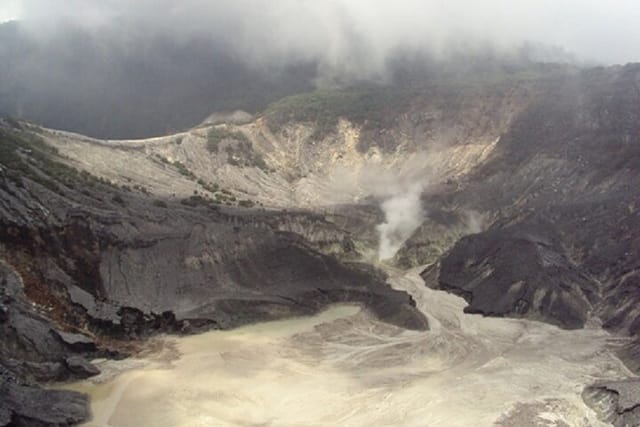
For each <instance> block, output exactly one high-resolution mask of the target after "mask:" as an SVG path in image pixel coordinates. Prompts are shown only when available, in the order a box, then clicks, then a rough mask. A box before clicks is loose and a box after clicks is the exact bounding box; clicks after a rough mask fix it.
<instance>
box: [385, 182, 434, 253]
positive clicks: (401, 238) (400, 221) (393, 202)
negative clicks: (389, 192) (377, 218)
mask: <svg viewBox="0 0 640 427" xmlns="http://www.w3.org/2000/svg"><path fill="white" fill-rule="evenodd" d="M421 193H422V185H420V184H412V185H410V186H409V187H407V188H406V190H405V191H401V192H399V193H396V194H394V195H393V196H391V197H390V198H389V199H387V200H385V201H384V202H383V203H382V205H381V208H382V210H383V212H384V215H385V222H383V223H382V224H380V225H378V226H377V230H378V233H379V234H380V246H379V247H378V258H379V259H380V260H381V261H383V260H387V259H390V258H392V257H393V256H394V255H395V254H396V252H397V251H398V249H400V247H401V246H402V244H403V243H404V242H405V240H407V239H408V238H409V237H410V236H411V234H412V233H413V232H414V231H415V230H416V228H418V227H419V226H420V224H421V223H422V220H423V218H424V211H423V209H422V203H421V201H420V195H421Z"/></svg>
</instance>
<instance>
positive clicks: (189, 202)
mask: <svg viewBox="0 0 640 427" xmlns="http://www.w3.org/2000/svg"><path fill="white" fill-rule="evenodd" d="M180 203H181V204H183V205H185V206H190V207H198V206H204V207H207V208H209V209H213V210H217V209H218V207H217V206H216V203H215V201H214V200H211V199H208V198H206V197H202V196H197V195H196V196H190V197H187V198H186V199H182V200H180Z"/></svg>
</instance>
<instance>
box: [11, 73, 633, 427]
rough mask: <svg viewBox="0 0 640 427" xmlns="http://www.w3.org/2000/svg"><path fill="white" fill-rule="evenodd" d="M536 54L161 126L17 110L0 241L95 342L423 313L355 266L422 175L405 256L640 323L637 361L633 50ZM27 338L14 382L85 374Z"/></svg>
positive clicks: (454, 287) (485, 300)
mask: <svg viewBox="0 0 640 427" xmlns="http://www.w3.org/2000/svg"><path fill="white" fill-rule="evenodd" d="M539 71H540V70H538V72H537V73H535V74H524V75H522V74H518V75H514V76H511V77H509V78H504V79H499V80H498V81H486V80H478V81H465V82H459V81H458V82H452V81H442V82H437V83H436V82H432V83H429V84H420V85H416V86H411V87H409V88H407V87H402V88H359V89H349V90H343V91H320V92H314V93H309V94H302V95H296V96H294V97H290V98H285V99H283V100H281V101H279V102H277V103H274V104H272V105H271V106H270V107H268V108H267V109H266V110H265V111H264V113H262V114H260V115H257V116H255V117H250V116H247V115H242V114H236V115H235V116H233V117H224V116H217V117H214V118H212V120H210V121H208V122H205V123H203V124H202V125H201V126H199V127H196V128H194V129H191V130H189V131H187V132H184V133H180V134H176V135H170V136H166V137H161V138H154V139H149V140H137V141H136V140H123V141H109V140H96V139H92V138H87V137H83V136H81V135H77V134H71V133H66V132H62V131H53V130H48V129H42V128H38V127H35V126H32V125H28V124H25V123H14V122H10V121H5V122H3V130H2V132H3V138H4V139H3V141H4V142H3V152H2V155H3V157H2V185H0V193H1V195H2V197H1V198H0V218H1V219H2V222H3V224H2V225H3V226H2V229H1V230H2V231H1V233H2V234H1V235H0V243H1V246H0V248H1V251H0V256H1V257H2V258H3V259H4V260H5V264H6V265H7V268H8V269H10V270H11V271H14V273H12V274H13V275H14V276H16V277H19V278H21V281H22V282H23V283H24V286H23V287H24V295H25V296H24V297H23V298H22V300H24V301H26V302H31V303H32V304H33V306H32V308H29V313H40V314H39V315H40V316H43V317H42V319H43V320H42V322H44V323H42V324H39V325H40V326H38V327H37V328H36V329H37V330H38V331H42V330H45V329H46V330H47V331H48V330H51V329H53V330H58V331H67V332H73V333H82V334H84V335H85V336H86V337H90V339H89V338H86V339H87V340H89V341H90V342H92V343H93V344H92V345H93V346H95V348H92V349H91V350H90V351H89V355H91V354H92V353H91V352H93V353H94V354H112V355H113V354H114V353H110V352H112V351H114V350H120V351H122V350H123V348H124V349H125V350H126V349H127V347H123V345H122V342H123V341H126V340H132V339H136V338H144V337H145V336H148V335H149V334H152V333H154V332H158V331H170V332H191V331H198V330H202V329H205V328H227V327H233V326H236V325H240V324H243V323H247V322H253V321H257V320H262V319H271V318H278V317H283V316H290V315H297V314H307V313H312V312H314V311H316V310H318V309H319V308H320V307H321V306H323V305H326V304H328V303H331V302H338V301H356V302H361V303H363V304H365V305H366V306H367V307H368V308H369V309H370V310H371V311H373V312H374V313H375V314H377V315H378V316H379V317H380V318H382V319H384V320H386V321H388V322H391V323H394V324H397V325H401V326H404V327H409V328H413V329H422V328H426V327H427V323H426V320H425V319H424V318H423V317H422V316H421V315H420V313H419V312H417V311H416V310H415V307H414V303H413V301H412V300H411V298H410V297H408V296H407V295H406V294H404V293H401V292H397V291H392V290H391V289H390V288H389V287H388V286H387V285H386V284H385V278H384V276H383V275H382V274H381V273H380V272H378V271H377V270H375V269H374V268H372V267H369V266H367V264H364V263H363V262H367V263H371V262H373V261H376V260H377V250H378V244H379V240H380V238H379V235H378V230H377V229H376V225H378V224H380V223H382V222H383V221H392V220H394V218H391V219H390V217H389V215H390V212H389V210H388V207H389V206H388V205H387V204H386V203H385V202H387V201H389V200H392V201H394V200H395V199H394V197H396V196H398V195H403V194H405V193H411V192H416V191H417V192H418V194H421V195H422V196H421V199H420V198H417V200H418V202H417V203H418V204H419V205H420V204H421V206H417V207H416V206H405V205H403V204H402V203H405V202H407V201H409V202H410V201H411V200H412V199H411V198H406V199H404V198H400V199H399V200H398V202H402V203H400V204H399V205H398V206H399V208H398V209H397V212H395V214H398V213H400V214H402V213H403V212H404V213H406V212H409V211H412V209H413V210H415V212H417V213H418V214H417V217H418V218H417V224H416V226H415V227H409V228H408V230H409V235H410V236H409V238H408V239H407V240H406V242H404V245H403V246H402V248H401V249H400V250H399V251H398V253H397V254H396V255H395V257H394V258H393V260H392V262H393V263H395V264H396V265H397V266H400V267H404V268H407V267H412V266H417V265H425V264H428V265H429V267H428V268H427V269H426V270H425V271H424V273H423V274H422V276H423V278H424V280H425V282H426V284H427V286H430V287H433V288H438V289H445V290H447V291H450V292H454V293H456V294H458V295H461V296H462V297H464V298H465V299H466V300H467V301H468V302H469V305H468V307H467V309H466V310H467V311H469V312H474V313H482V314H486V315H493V316H516V317H527V318H531V319H536V320H542V321H546V322H550V323H553V324H555V325H558V326H560V327H563V328H569V329H573V328H580V327H582V326H584V325H585V324H586V323H593V324H599V323H601V324H602V325H603V326H604V327H605V328H607V329H609V330H611V331H612V332H615V333H618V334H621V335H624V336H629V337H631V338H632V339H630V340H629V344H628V345H626V346H625V347H624V348H621V350H620V355H621V356H622V358H623V359H624V361H625V362H626V363H627V365H628V366H629V368H631V369H636V370H637V369H638V366H639V365H640V362H638V361H639V360H640V351H639V350H638V348H640V344H638V343H640V311H639V310H638V307H640V292H638V277H640V276H639V275H638V274H639V272H640V265H638V262H639V260H640V199H639V198H638V193H637V191H636V190H635V189H636V188H640V144H639V141H638V136H639V135H640V127H639V126H640V117H639V115H640V109H639V108H638V106H640V67H638V66H634V65H629V66H626V67H613V68H606V69H605V68H601V69H592V70H574V69H568V68H564V67H548V69H546V70H544V72H542V73H540V72H539ZM239 118H240V119H239ZM40 138H41V139H40ZM7 147H9V149H7ZM392 206H395V205H393V203H392ZM407 220H408V219H407V218H406V217H404V216H402V215H400V217H399V220H398V221H399V222H400V223H402V222H403V221H405V222H406V221H407ZM411 220H415V218H411ZM394 231H397V230H392V232H394ZM404 231H406V230H404ZM404 231H403V232H404ZM401 237H406V236H401ZM7 271H9V270H7ZM14 300H15V298H14V299H11V298H9V299H7V301H8V302H5V303H3V304H5V307H8V308H4V309H3V310H4V311H3V313H5V314H6V313H9V316H7V315H3V317H2V318H3V319H5V320H4V321H3V323H2V324H7V320H6V319H9V318H11V316H12V315H11V313H12V311H11V310H17V309H14V308H12V307H13V306H14V305H15V304H17V303H16V302H15V301H14ZM16 301H17V300H16ZM25 307H27V308H28V305H25ZM34 315H35V314H34ZM30 316H31V314H30ZM47 322H49V323H47ZM51 325H54V326H51ZM39 333H40V332H39ZM19 335H20V334H18V335H16V337H17V338H12V340H13V341H19ZM56 336H58V337H64V336H66V335H60V334H57V335H56ZM75 338H76V339H79V338H78V337H77V336H75ZM633 339H635V340H636V341H635V342H634V341H633ZM15 351H16V350H11V351H7V352H6V353H3V355H2V357H3V359H2V365H3V366H5V368H6V370H7V372H11V373H13V375H14V377H16V378H20V379H23V380H22V381H23V382H19V381H17V380H12V381H11V382H10V384H18V385H20V386H27V385H29V384H32V383H33V381H42V380H50V379H54V377H56V375H60V376H61V377H68V376H70V375H77V374H76V373H74V372H73V369H71V367H70V365H69V363H68V362H67V361H66V360H67V359H68V358H69V357H70V353H66V352H65V353H57V354H55V355H52V356H51V358H45V359H42V360H41V359H37V360H30V359H27V360H28V361H30V362H33V366H32V365H28V366H26V367H23V368H20V369H18V368H17V367H16V364H15V362H14V361H13V360H14V359H15V358H16V357H17V356H18V353H15ZM82 351H84V352H85V353H86V352H87V351H88V350H87V349H83V350H82ZM34 354H39V353H38V352H37V351H35V352H34ZM74 361H75V359H72V362H74ZM44 363H46V364H49V365H50V364H56V363H57V364H58V365H60V368H57V367H56V369H58V370H57V371H56V369H53V368H52V367H51V370H47V369H49V368H47V369H44V368H43V367H42V366H40V365H42V364H44ZM49 365H46V366H49ZM56 366H57V365H56ZM83 366H84V365H83ZM85 368H86V369H85V370H84V371H85V372H86V371H88V370H90V367H86V366H85ZM43 371H44V372H47V373H48V376H47V375H45V376H44V377H43V376H36V372H43ZM53 371H56V372H59V373H57V374H56V375H53V374H52V373H50V372H53ZM55 379H57V377H56V378H55ZM594 387H596V386H594ZM598 396H600V395H598ZM70 398H71V396H70ZM73 399H75V397H73V398H72V401H73V402H76V403H77V402H78V401H77V400H73ZM585 399H586V398H585ZM596 400H597V401H598V402H609V403H611V402H614V400H611V399H603V398H601V396H600V397H597V399H596ZM611 404H614V403H611ZM4 408H8V409H3V410H4V413H5V414H9V415H5V418H6V417H7V416H13V417H18V418H20V417H21V416H22V415H20V414H21V412H20V410H19V409H18V408H20V406H19V405H17V404H15V403H11V404H10V405H9V406H7V405H5V407H4ZM625 408H626V406H625ZM614 409H615V408H614ZM614 409H612V410H611V411H613V412H611V411H609V412H607V411H605V412H606V413H607V414H613V413H614V412H615V410H614ZM636 410H637V407H636V406H633V405H631V406H630V407H629V408H627V409H624V414H623V415H621V416H623V417H635V416H636V415H635V414H632V415H628V413H629V411H631V412H633V411H636ZM23 412H25V411H23ZM605 412H603V414H605ZM618 412H619V411H618ZM618 412H615V413H618ZM11 414H13V415H11ZM70 414H77V413H76V412H73V411H72V412H70ZM54 415H55V414H53V415H52V416H54ZM607 416H609V415H603V417H607ZM20 419H21V418H20ZM56 419H57V418H56ZM620 419H623V418H620ZM624 419H626V418H624ZM629 419H633V418H629ZM611 420H612V422H617V423H620V422H622V421H620V420H618V419H617V418H615V419H614V418H611ZM59 424H64V423H63V422H60V423H59ZM622 425H623V424H622Z"/></svg>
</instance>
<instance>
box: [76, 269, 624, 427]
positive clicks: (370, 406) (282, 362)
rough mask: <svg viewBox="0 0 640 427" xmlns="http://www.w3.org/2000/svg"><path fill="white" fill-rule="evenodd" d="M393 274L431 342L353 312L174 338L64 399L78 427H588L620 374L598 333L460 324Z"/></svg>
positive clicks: (409, 279) (464, 320) (437, 298)
mask: <svg viewBox="0 0 640 427" xmlns="http://www.w3.org/2000/svg"><path fill="white" fill-rule="evenodd" d="M419 271H420V269H414V270H410V271H408V272H402V273H395V274H393V273H392V277H391V279H390V283H391V284H392V286H393V287H394V288H396V289H401V290H406V291H408V292H409V293H411V294H412V296H413V297H414V298H415V299H416V301H417V304H418V308H419V309H420V310H422V311H423V312H424V313H425V314H426V315H427V316H428V318H429V321H430V325H431V330H430V331H426V332H416V331H407V330H404V329H400V328H397V327H394V326H391V325H388V324H384V323H381V322H379V321H377V320H375V319H374V318H373V316H371V315H370V314H369V313H368V312H366V311H365V310H362V309H360V308H359V307H358V306H353V305H338V306H333V307H332V308H330V309H328V310H326V311H324V312H322V313H320V314H318V315H316V316H314V317H307V318H297V319H290V320H284V321H276V322H267V323H260V324H255V325H251V326H246V327H242V328H238V329H235V330H232V331H213V332H208V333H204V334H200V335H195V336H188V337H183V338H176V337H161V338H157V339H155V340H152V341H151V342H150V343H149V350H148V352H147V353H146V354H145V355H144V356H143V357H142V358H140V359H128V360H124V361H104V362H101V363H98V365H99V367H100V369H101V370H102V374H101V375H100V376H98V377H94V378H92V379H91V380H87V381H84V382H81V383H76V384H71V385H69V386H68V387H69V388H71V389H74V390H78V391H83V392H87V393H89V394H90V395H91V398H92V411H93V416H94V418H93V421H91V422H90V423H88V424H87V425H90V426H123V427H126V426H139V425H142V424H144V425H155V426H211V425H216V426H303V425H304V426H327V425H340V426H371V425H376V426H391V425H393V426H470V425H474V426H495V425H498V426H576V427H578V426H601V425H606V424H602V423H601V422H600V421H598V420H597V418H596V415H595V413H594V412H593V411H592V410H591V409H589V408H588V407H587V406H586V405H585V404H584V402H583V401H582V399H581V397H580V393H581V392H582V390H583V388H584V387H585V386H586V385H588V384H591V383H593V382H594V381H596V380H599V379H609V378H619V377H620V376H626V375H628V374H629V372H628V371H627V370H626V368H625V367H624V366H623V364H622V363H621V362H620V361H619V360H618V359H617V358H616V357H615V356H614V355H613V349H614V348H615V347H616V346H618V345H620V344H622V338H616V337H614V336H612V335H610V334H609V333H607V332H605V331H603V330H602V329H601V328H600V327H599V326H598V325H595V324H594V325H589V326H588V327H586V328H585V329H581V330H574V331H567V330H562V329H559V328H557V327H555V326H552V325H548V324H544V323H540V322H535V321H530V320H521V319H505V318H485V317H481V316H479V315H470V314H464V313H463V311H462V310H463V307H464V306H465V304H466V303H465V302H464V300H462V299H461V298H459V297H456V296H454V295H451V294H448V293H446V292H443V291H436V290H432V289H429V288H427V287H425V286H424V282H423V281H422V279H421V278H420V276H419V274H418V273H419Z"/></svg>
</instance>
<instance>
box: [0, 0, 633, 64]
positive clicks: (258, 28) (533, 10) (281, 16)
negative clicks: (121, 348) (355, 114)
mask: <svg viewBox="0 0 640 427" xmlns="http://www.w3.org/2000/svg"><path fill="white" fill-rule="evenodd" d="M11 19H19V20H24V21H26V22H31V24H32V25H31V28H33V29H34V30H35V31H38V32H41V33H42V34H45V35H46V33H47V32H50V31H53V30H56V29H59V28H62V27H64V26H66V25H68V24H69V23H70V22H73V23H76V24H80V25H83V26H85V27H87V28H91V29H103V28H104V27H105V26H109V25H111V24H113V23H114V22H119V23H122V22H126V23H128V24H135V25H137V24H144V26H145V27H144V28H152V29H157V30H158V31H161V32H163V33H165V34H169V35H172V36H176V37H191V36H194V35H198V36H202V35H207V36H213V37H216V38H221V39H225V40H227V42H228V43H229V44H231V45H232V47H234V48H236V49H237V50H238V52H240V53H241V54H243V55H247V56H249V57H252V58H257V59H263V58H269V59H271V60H273V59H274V58H276V59H279V58H282V59H284V58H286V57H291V56H295V57H298V58H299V57H302V58H304V57H309V58H313V57H317V56H321V57H323V59H324V60H326V61H328V62H329V63H331V62H333V63H339V62H341V61H345V58H350V57H351V56H353V54H354V46H355V47H356V48H357V49H356V51H357V52H361V54H362V55H366V57H367V58H366V59H367V61H368V62H369V63H371V64H373V65H372V66H375V64H376V63H378V62H382V61H383V60H384V58H385V57H386V55H388V53H389V52H391V51H392V50H393V49H395V48H397V47H399V46H400V47H409V48H422V49H428V50H429V51H430V52H432V53H433V54H435V55H440V54H443V53H445V54H446V51H447V50H448V49H450V47H451V46H452V45H453V46H460V45H465V46H466V45H469V44H471V45H478V46H482V45H490V46H492V47H495V48H498V49H507V50H508V49H512V48H514V47H517V46H519V45H521V44H522V43H523V42H525V41H532V42H540V43H547V44H551V45H555V46H559V47H563V48H565V49H566V50H567V51H569V52H572V53H574V54H575V55H577V56H578V57H579V58H581V59H585V60H595V61H599V62H602V63H625V62H640V1H638V0H482V1H478V0H393V1H386V0H269V1H267V0H264V1H262V0H217V1H216V0H208V1H206V0H182V1H173V0H134V1H132V0H0V21H7V20H11ZM365 52H366V53H365Z"/></svg>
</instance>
